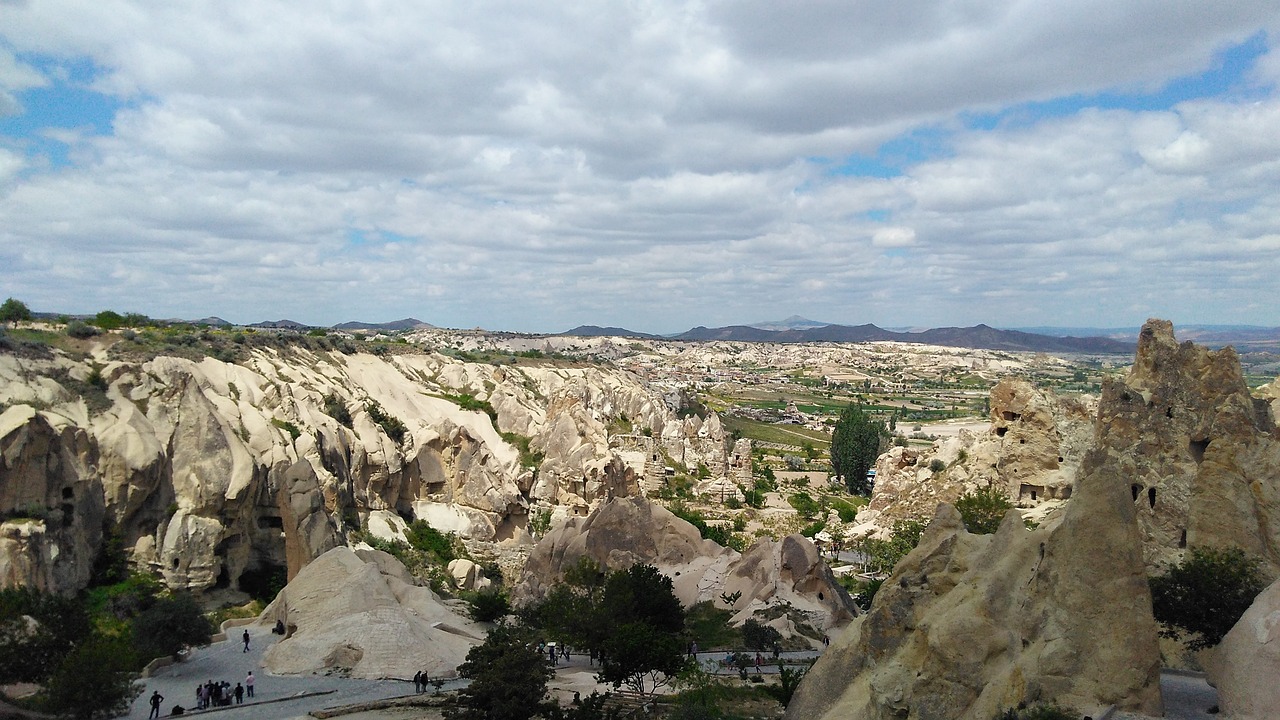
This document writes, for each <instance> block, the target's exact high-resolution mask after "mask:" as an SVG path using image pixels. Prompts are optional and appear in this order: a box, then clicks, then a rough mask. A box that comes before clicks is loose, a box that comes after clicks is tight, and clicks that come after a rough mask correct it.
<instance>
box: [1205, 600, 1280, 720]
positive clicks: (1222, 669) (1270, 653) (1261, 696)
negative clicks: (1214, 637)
mask: <svg viewBox="0 0 1280 720" xmlns="http://www.w3.org/2000/svg"><path fill="white" fill-rule="evenodd" d="M1211 657H1212V658H1213V659H1212V661H1211V662H1210V663H1209V680H1210V682H1211V683H1212V684H1213V686H1214V687H1216V688H1217V689H1218V702H1219V705H1220V706H1221V709H1222V716H1223V717H1224V718H1230V720H1271V719H1272V718H1277V717H1280V683H1277V682H1276V677H1277V676H1280V581H1276V582H1274V583H1272V584H1271V585H1270V587H1268V588H1267V589H1266V590H1263V591H1262V592H1261V593H1260V594H1259V595H1258V597H1257V598H1255V599H1254V601H1253V604H1252V605H1250V606H1249V609H1248V610H1246V611H1245V614H1244V615H1243V616H1241V618H1240V620H1239V621H1238V622H1237V623H1236V624H1235V627H1233V628H1231V632H1228V633H1227V635H1226V637H1224V638H1223V639H1222V642H1221V643H1219V644H1218V646H1217V647H1216V648H1214V649H1213V650H1212V652H1211Z"/></svg>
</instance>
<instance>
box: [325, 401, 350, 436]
mask: <svg viewBox="0 0 1280 720" xmlns="http://www.w3.org/2000/svg"><path fill="white" fill-rule="evenodd" d="M324 414H325V415H328V416H329V417H331V418H333V419H334V420H337V421H338V424H339V425H342V426H343V427H345V428H347V429H348V430H350V429H351V411H350V410H348V409H347V405H346V403H344V402H343V401H342V399H341V398H339V397H338V396H337V394H336V393H329V394H328V395H325V396H324Z"/></svg>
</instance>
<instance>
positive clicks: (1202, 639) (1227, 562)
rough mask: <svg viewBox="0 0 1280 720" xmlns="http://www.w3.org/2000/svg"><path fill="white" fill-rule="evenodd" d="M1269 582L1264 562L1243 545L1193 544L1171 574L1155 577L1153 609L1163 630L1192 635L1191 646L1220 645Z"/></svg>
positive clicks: (1170, 634) (1171, 634)
mask: <svg viewBox="0 0 1280 720" xmlns="http://www.w3.org/2000/svg"><path fill="white" fill-rule="evenodd" d="M1264 587H1265V584H1264V582H1263V579H1262V574H1261V572H1260V571H1259V562H1258V560H1257V559H1255V558H1251V557H1249V556H1248V555H1246V554H1245V552H1244V551H1243V550H1241V549H1240V548H1226V549H1214V548H1193V549H1192V550H1191V555H1190V556H1189V557H1187V558H1186V559H1184V560H1183V561H1182V563H1180V564H1179V565H1176V566H1173V567H1170V568H1169V569H1168V571H1166V572H1165V574H1163V575H1160V576H1157V577H1153V578H1151V604H1152V610H1153V612H1154V614H1155V616H1156V620H1158V621H1159V622H1160V624H1161V631H1160V634H1161V635H1164V636H1165V637H1171V638H1179V637H1182V635H1183V633H1186V634H1188V635H1189V636H1190V638H1189V639H1188V641H1187V647H1189V648H1191V649H1192V650H1201V649H1204V648H1210V647H1213V646H1214V645H1217V644H1218V643H1219V642H1221V641H1222V638H1223V637H1224V636H1226V634H1227V632H1228V631H1230V630H1231V628H1232V627H1234V626H1235V624H1236V622H1238V621H1239V620H1240V616H1241V615H1243V614H1244V611H1245V610H1248V609H1249V606H1250V605H1251V604H1252V603H1253V599H1254V598H1255V597H1257V596H1258V593H1260V592H1262V589H1263V588H1264Z"/></svg>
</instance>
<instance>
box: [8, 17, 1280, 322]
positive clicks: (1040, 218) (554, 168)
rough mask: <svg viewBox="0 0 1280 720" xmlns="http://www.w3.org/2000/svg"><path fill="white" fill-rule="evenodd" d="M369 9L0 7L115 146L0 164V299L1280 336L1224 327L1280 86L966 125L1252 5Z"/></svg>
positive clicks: (1270, 311)
mask: <svg viewBox="0 0 1280 720" xmlns="http://www.w3.org/2000/svg"><path fill="white" fill-rule="evenodd" d="M375 9H376V12H375V11H374V10H375ZM375 9H370V8H368V7H366V6H363V5H351V4H348V3H344V2H337V1H336V0H335V1H334V2H331V3H308V4H305V5H300V4H297V3H289V2H260V3H240V4H234V3H233V4H225V3H221V4H215V3H205V4H200V3H197V4H161V5H155V4H152V3H148V4H141V3H135V2H128V1H126V0H99V1H98V2H94V3H85V2H74V1H73V0H46V1H45V2H41V3H31V4H29V5H26V6H21V7H19V6H14V7H7V6H6V7H3V8H0V27H2V28H6V29H4V30H0V35H3V37H4V40H5V41H6V42H8V43H9V44H10V45H11V46H12V47H13V48H14V49H16V50H18V51H19V52H20V53H21V52H34V53H42V54H48V55H54V56H59V57H75V56H80V55H87V56H89V57H91V58H93V60H94V62H95V63H96V65H97V66H98V67H99V68H101V69H102V71H103V72H102V74H101V76H99V77H98V78H96V79H95V80H94V85H93V86H94V87H95V88H97V89H98V90H100V91H102V92H107V93H111V94H116V95H118V96H120V97H122V98H124V99H126V100H128V101H129V105H128V106H127V107H126V109H124V110H121V111H120V112H119V113H118V114H117V115H116V117H115V119H114V124H113V134H112V135H110V136H107V137H99V138H92V137H84V136H83V135H79V136H76V137H75V138H72V137H71V136H69V135H64V136H62V137H63V139H64V140H69V141H70V140H75V147H76V149H77V154H76V156H75V158H73V161H74V164H73V166H72V167H67V168H59V169H56V170H54V171H50V172H43V173H32V172H31V171H30V169H29V167H28V166H27V165H26V164H22V165H13V163H12V162H10V164H9V166H8V167H13V168H16V169H12V170H10V171H9V172H8V175H7V176H6V175H5V171H4V167H6V166H5V164H4V163H5V159H6V157H7V158H9V159H10V160H14V159H17V158H20V156H19V155H15V154H13V152H8V153H7V155H6V154H4V153H5V152H6V151H4V150H0V181H3V178H5V177H8V178H9V179H8V180H7V181H6V184H4V185H0V268H2V269H0V282H3V284H5V285H6V288H11V289H9V290H7V292H9V294H13V295H15V296H21V297H24V298H25V299H27V300H28V302H29V304H31V305H32V306H33V307H36V308H38V309H44V308H49V309H58V310H65V311H72V312H74V311H87V310H95V309H101V308H103V307H116V308H118V309H121V310H137V311H142V312H147V313H148V314H153V315H157V316H171V315H189V316H203V315H207V314H219V315H222V316H224V317H229V318H231V319H237V320H258V319H262V318H265V317H281V316H292V317H294V318H295V319H299V320H302V321H307V322H317V323H321V322H323V323H330V322H338V321H341V320H347V319H353V318H361V319H369V320H377V319H390V318H394V317H403V316H405V315H410V314H411V315H415V316H418V317H420V318H422V319H424V320H427V321H430V322H435V323H442V324H452V325H458V326H471V325H487V326H490V327H503V328H512V329H540V330H558V329H563V328H565V327H570V326H572V325H576V324H579V323H585V322H592V323H597V324H616V325H630V326H633V327H635V328H636V329H640V330H656V331H671V330H680V329H684V328H685V327H688V326H689V325H692V324H718V323H730V322H744V321H751V320H758V319H763V318H767V317H776V316H779V315H778V312H779V309H780V308H781V309H782V310H783V311H784V314H790V313H791V312H799V313H802V314H807V315H810V316H814V317H818V318H820V319H823V320H828V321H843V322H879V323H882V324H971V323H976V322H988V323H992V324H999V323H1004V324H1024V323H1025V324H1044V323H1047V322H1061V323H1063V324H1069V323H1072V322H1077V321H1079V322H1083V321H1085V320H1087V321H1088V322H1089V323H1091V324H1092V323H1093V322H1094V321H1095V320H1096V319H1097V318H1098V313H1099V310H1098V309H1099V308H1108V309H1109V310H1108V312H1110V313H1111V315H1112V316H1113V317H1114V320H1113V321H1114V322H1115V323H1117V324H1118V323H1126V322H1133V321H1134V316H1133V315H1132V313H1133V310H1132V308H1135V307H1141V308H1144V310H1143V312H1144V313H1146V312H1152V311H1154V310H1161V309H1163V310H1166V311H1167V312H1168V314H1170V315H1174V316H1175V318H1189V319H1195V320H1207V319H1220V320H1223V321H1228V320H1230V321H1257V322H1270V323H1273V324H1280V317H1277V316H1275V315H1274V312H1275V310H1274V308H1269V307H1266V306H1265V305H1264V306H1260V307H1256V308H1254V309H1252V310H1249V311H1248V312H1247V314H1245V315H1242V314H1241V313H1240V311H1239V308H1243V307H1246V306H1247V303H1246V302H1243V301H1242V299H1243V298H1245V297H1254V296H1256V295H1257V293H1260V292H1261V293H1264V294H1265V293H1271V294H1274V292H1275V290H1277V287H1276V280H1275V279H1274V278H1275V277H1276V276H1277V275H1280V273H1276V272H1271V273H1268V272H1266V270H1268V269H1270V270H1275V269H1277V268H1280V254H1278V253H1280V250H1277V249H1276V247H1275V242H1274V238H1275V237H1276V236H1277V234H1278V233H1280V206H1278V205H1277V203H1280V200H1277V199H1276V198H1274V197H1272V195H1273V193H1271V192H1270V189H1271V188H1274V187H1277V186H1280V135H1277V134H1276V133H1275V132H1274V128H1275V127H1277V126H1280V102H1278V101H1277V99H1276V97H1275V94H1274V91H1273V90H1267V91H1255V92H1253V93H1252V94H1250V95H1249V96H1248V97H1249V99H1248V100H1247V101H1244V100H1236V99H1234V98H1232V97H1228V98H1215V99H1209V100H1203V101H1196V102H1190V103H1185V104H1183V105H1181V106H1179V107H1177V108H1175V109H1172V110H1162V111H1145V112H1137V111H1123V110H1108V111H1103V110H1085V111H1081V112H1078V113H1074V114H1071V115H1069V116H1067V117H1063V118H1057V119H1047V120H1046V119H1036V118H1031V119H1029V120H1027V121H1025V122H1020V123H1017V124H1014V123H1010V124H1009V126H1007V127H1006V126H1001V127H997V128H995V129H992V130H989V131H975V130H966V129H964V128H963V127H962V126H960V124H959V123H958V121H957V120H956V117H957V113H962V112H981V111H985V110H995V109H1001V108H1005V107H1008V106H1010V105H1016V104H1019V103H1024V102H1027V101H1030V100H1037V99H1052V98H1055V97H1061V96H1063V95H1070V94H1076V93H1091V92H1096V91H1099V90H1103V89H1108V88H1111V89H1114V88H1121V89H1124V88H1131V87H1143V88H1156V87H1159V86H1160V85H1161V84H1163V83H1165V82H1167V81H1168V80H1170V79H1171V78H1174V77H1177V76H1178V75H1181V74H1186V73H1193V72H1196V71H1198V70H1202V69H1204V68H1206V67H1208V66H1209V64H1210V63H1211V62H1212V57H1213V54H1214V53H1215V52H1218V51H1220V50H1222V49H1223V48H1224V47H1227V46H1228V45H1230V44H1231V43H1234V42H1240V41H1242V40H1244V39H1245V38H1248V37H1251V36H1253V35H1254V34H1256V33H1257V32H1259V30H1260V29H1267V28H1270V29H1278V28H1280V21H1278V16H1280V13H1277V11H1276V10H1275V9H1274V7H1272V6H1271V4H1269V3H1265V2H1236V3H1228V4H1220V3H1207V2H1206V3H1187V4H1178V5H1176V6H1175V5H1173V4H1168V3H1165V2H1157V1H1156V0H1140V1H1137V2H1131V3H1114V2H1101V1H1100V0H1099V1H1097V2H1092V1H1091V2H1065V1H1064V2H1037V3H1032V2H974V3H964V4H959V5H957V4H954V3H935V2H923V1H920V0H913V1H912V2H903V3H891V4H870V5H868V4H865V3H864V4H850V3H836V2H814V3H803V4H799V5H794V4H793V5H781V4H778V3H772V2H765V1H763V0H758V1H753V2H738V3H723V2H718V1H717V2H711V3H708V4H706V5H688V4H662V3H651V4H632V5H616V4H614V5H607V6H606V5H600V6H575V5H571V4H556V3H549V4H548V3H543V4H532V5H531V4H528V3H513V4H503V3H489V4H480V5H474V4H471V5H458V4H446V3H417V4H411V5H408V6H401V7H396V8H390V7H379V8H375ZM73 19H74V22H73V21H72V20H73ZM1272 37H1274V35H1272ZM3 47H4V46H3V45H0V48H3ZM4 52H5V51H4V50H3V49H0V90H3V89H4V88H5V87H9V88H10V92H11V93H12V92H19V91H20V90H21V89H22V87H28V86H29V85H28V86H21V85H19V84H18V81H16V80H11V81H7V82H8V85H5V82H6V80H5V78H6V77H8V76H6V75H5V68H6V67H9V66H6V65H5V62H6V57H7V58H8V61H9V63H10V66H12V67H14V68H19V70H21V68H22V67H25V66H21V65H20V64H15V63H16V61H15V60H14V58H13V57H12V55H9V56H5V55H4V54H3V53H4ZM1274 55H1275V51H1274V50H1272V51H1271V53H1270V54H1269V55H1268V56H1267V59H1265V60H1264V61H1263V62H1262V63H1261V65H1260V67H1259V68H1258V69H1257V72H1256V75H1258V76H1259V77H1260V78H1268V77H1274V67H1273V66H1274V65H1275V61H1274V59H1273V56H1274ZM28 70H29V69H28ZM23 72H27V71H23ZM10 74H11V75H12V74H13V73H12V72H11V73H10ZM15 77H18V76H17V75H15ZM21 77H26V80H23V82H28V83H30V82H34V81H36V80H38V79H39V78H32V77H29V76H26V75H23V76H21ZM20 79H21V78H20ZM15 97H16V96H15ZM926 124H933V125H939V126H941V127H943V128H944V129H945V131H946V132H947V133H948V138H947V142H946V148H945V152H944V153H941V154H934V155H931V156H930V157H928V158H925V159H923V160H921V161H919V162H915V163H913V164H909V165H907V166H906V167H905V170H904V174H903V175H902V176H901V177H896V178H891V179H877V178H858V177H843V176H839V175H831V174H830V173H829V172H828V171H827V169H826V168H827V163H826V160H827V159H834V160H836V161H838V160H839V159H840V158H843V157H845V156H847V155H849V154H852V153H856V152H861V153H870V152H873V151H874V150H875V149H876V148H877V146H878V145H879V144H880V143H882V142H884V141H886V140H889V139H891V138H893V137H895V136H898V135H900V134H901V133H903V132H906V131H909V130H911V129H913V128H917V127H920V126H922V125H926ZM76 138H78V139H76ZM17 162H20V163H25V161H22V160H17ZM389 234H391V235H389ZM357 235H358V236H359V237H363V238H364V241H363V242H355V241H353V239H352V238H353V237H356V236H357ZM392 235H394V236H395V237H396V238H404V240H402V241H396V240H394V239H391V238H392ZM1209 287H1219V288H1222V287H1225V288H1226V289H1225V290H1223V291H1222V292H1220V293H1217V294H1213V295H1206V294H1205V293H1206V289H1207V288H1209ZM1144 317H1145V316H1144ZM1138 319H1139V320H1140V319H1142V318H1138Z"/></svg>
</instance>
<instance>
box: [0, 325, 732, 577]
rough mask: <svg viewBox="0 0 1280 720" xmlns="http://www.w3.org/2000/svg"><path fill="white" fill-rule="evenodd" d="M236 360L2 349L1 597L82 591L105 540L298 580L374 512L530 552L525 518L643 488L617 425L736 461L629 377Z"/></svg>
mask: <svg viewBox="0 0 1280 720" xmlns="http://www.w3.org/2000/svg"><path fill="white" fill-rule="evenodd" d="M241 357H242V359H241V360H240V361H239V362H236V363H232V362H224V361H221V360H217V359H213V358H204V359H201V360H198V361H197V360H190V359H184V358H179V357H172V356H158V357H152V358H149V359H144V360H139V359H136V358H132V357H124V356H119V357H117V356H113V355H112V354H111V353H109V352H107V351H105V350H101V349H99V350H98V351H97V354H96V355H95V356H93V357H92V358H90V359H84V360H79V359H73V358H70V357H68V356H65V355H63V354H60V353H58V352H54V353H52V354H51V355H50V356H47V357H27V356H18V355H12V354H4V353H0V403H2V405H0V407H5V408H7V410H6V411H5V413H4V415H3V417H4V418H5V421H4V423H3V426H2V427H0V430H2V431H3V435H0V437H3V438H4V442H5V443H6V444H7V445H6V447H9V448H10V450H8V451H6V453H7V454H6V456H5V461H4V464H3V465H0V519H7V520H9V521H10V522H7V523H6V525H5V526H4V530H3V533H0V536H2V537H3V538H4V539H3V540H0V570H2V572H3V573H4V574H3V575H2V576H0V582H3V583H5V584H33V585H39V586H41V587H47V588H49V589H56V590H67V591H74V590H76V589H79V588H81V587H83V586H84V584H85V582H86V581H87V579H88V571H89V567H90V564H91V560H92V558H93V557H94V555H95V554H96V552H97V550H98V548H99V547H100V545H101V541H102V532H103V526H104V522H105V525H107V526H108V527H110V528H112V529H113V530H114V531H115V532H118V533H119V534H120V536H121V537H122V539H123V540H124V543H125V546H126V549H127V552H128V554H129V558H130V560H131V562H132V563H133V564H134V565H136V566H137V567H139V568H142V569H146V570H151V571H155V572H159V573H161V574H163V576H164V578H165V581H166V582H167V584H168V585H169V586H170V587H174V588H187V589H191V590H195V591H204V590H211V589H221V588H229V589H235V588H237V587H239V583H240V578H241V577H242V576H244V574H245V573H247V572H259V571H263V570H270V569H272V568H286V569H287V573H288V576H289V577H294V576H296V574H297V573H298V572H299V571H300V570H301V568H302V567H303V566H305V565H306V564H307V563H308V562H310V561H312V560H313V559H314V558H316V557H318V556H319V555H321V554H322V553H324V552H325V551H327V550H329V549H331V548H333V547H336V546H338V545H342V544H344V543H345V542H346V534H347V532H348V531H350V530H353V529H357V528H359V527H361V524H362V522H364V521H367V520H368V519H369V518H370V515H371V513H390V514H398V515H400V516H403V517H408V518H423V519H427V520H428V521H429V522H431V524H432V525H433V526H435V527H436V528H437V529H440V530H442V531H452V532H456V533H458V534H459V535H460V536H461V537H463V538H464V539H466V540H467V541H469V542H476V543H488V544H491V545H492V544H496V543H502V542H509V541H513V540H514V541H523V542H528V536H527V534H526V533H525V530H524V527H525V524H526V522H527V517H528V513H529V511H530V508H532V507H544V508H545V507H550V508H554V509H558V511H559V513H560V514H566V511H568V512H571V513H579V514H586V513H587V512H589V510H590V509H591V508H592V507H594V506H595V505H597V504H599V503H600V502H602V501H604V500H605V499H607V498H608V497H610V496H619V495H629V494H635V493H638V492H640V483H639V480H640V478H642V477H643V476H644V475H645V473H646V472H647V468H646V466H645V459H644V457H643V456H641V457H639V458H631V459H630V460H628V459H627V458H623V457H621V456H620V455H619V454H618V453H616V452H614V451H613V449H611V448H610V446H609V435H610V433H611V432H613V430H612V429H611V428H612V427H613V426H614V425H615V423H616V422H618V421H619V419H620V418H626V419H627V423H628V424H630V425H632V426H634V427H635V428H637V429H644V430H645V431H647V432H648V433H649V435H651V436H654V437H657V438H661V443H662V447H663V448H665V449H666V450H667V451H668V452H670V453H675V454H678V455H679V456H680V457H682V458H685V459H686V460H688V461H696V462H700V463H705V464H708V465H709V466H715V467H719V468H722V471H723V468H724V467H725V465H726V462H725V460H724V457H725V452H724V448H723V444H722V443H723V434H722V431H721V430H720V426H719V423H718V420H716V419H715V418H714V416H711V417H710V418H708V420H707V421H705V422H703V421H697V420H696V419H692V420H681V419H679V418H677V417H676V416H675V410H676V409H675V408H672V407H669V406H668V405H667V403H666V400H665V399H664V398H663V396H662V395H661V394H656V393H654V392H651V391H650V390H649V389H647V388H646V387H645V386H644V385H643V384H642V383H641V382H640V381H639V380H638V379H637V378H636V377H635V376H633V375H631V374H629V373H626V372H622V371H616V370H611V369H605V368H599V367H591V366H588V367H559V366H554V365H550V364H548V365H536V364H530V365H524V364H522V365H520V366H499V365H490V364H481V363H468V362H461V361H458V360H456V359H453V358H450V357H447V356H444V355H440V354H430V353H425V352H423V353H404V354H383V355H375V354H372V353H360V352H356V353H350V354H343V353H338V352H317V351H314V350H309V349H306V348H305V347H291V348H284V349H278V348H272V347H257V348H253V349H247V350H245V351H244V353H242V355H241ZM485 403H487V406H486V405H485ZM464 406H465V407H464ZM37 408H38V410H37ZM473 408H483V411H482V410H480V409H473ZM489 408H492V413H491V414H487V412H486V411H487V410H488V409H489ZM686 446H687V447H686ZM717 447H718V448H719V455H717V454H716V452H717V451H716V448H717ZM637 460H638V462H635V461H637ZM68 493H69V494H68ZM67 504H70V505H72V506H73V508H74V512H72V513H71V514H70V515H68V514H67V513H64V512H63V506H64V505H67ZM28 505H30V506H31V507H30V508H28V507H27V506H28ZM32 514H34V515H37V516H39V518H32V517H29V516H30V515H32ZM18 516H22V517H18ZM66 517H73V519H72V520H66V519H65V518H66ZM36 519H39V520H40V522H34V521H33V520H36Z"/></svg>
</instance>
